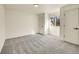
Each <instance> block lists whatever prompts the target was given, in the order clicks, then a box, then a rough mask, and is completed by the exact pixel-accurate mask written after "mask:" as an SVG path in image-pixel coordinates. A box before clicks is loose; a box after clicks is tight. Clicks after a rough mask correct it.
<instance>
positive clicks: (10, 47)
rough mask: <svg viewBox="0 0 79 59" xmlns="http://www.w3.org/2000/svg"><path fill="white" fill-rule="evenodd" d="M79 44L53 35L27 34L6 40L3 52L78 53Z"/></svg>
mask: <svg viewBox="0 0 79 59" xmlns="http://www.w3.org/2000/svg"><path fill="white" fill-rule="evenodd" d="M78 53H79V46H78V45H74V44H70V43H67V42H64V41H62V40H59V38H57V37H55V36H52V35H27V36H23V37H17V38H13V39H8V40H6V41H5V44H4V46H3V49H2V51H1V54H78Z"/></svg>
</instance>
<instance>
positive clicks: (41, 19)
mask: <svg viewBox="0 0 79 59" xmlns="http://www.w3.org/2000/svg"><path fill="white" fill-rule="evenodd" d="M39 23H40V24H39V25H40V33H41V34H44V27H45V26H44V24H45V15H44V14H40V15H39Z"/></svg>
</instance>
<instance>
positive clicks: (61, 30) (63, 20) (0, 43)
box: [0, 4, 79, 54]
mask: <svg viewBox="0 0 79 59" xmlns="http://www.w3.org/2000/svg"><path fill="white" fill-rule="evenodd" d="M0 54H79V4H0Z"/></svg>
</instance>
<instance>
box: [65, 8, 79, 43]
mask: <svg viewBox="0 0 79 59" xmlns="http://www.w3.org/2000/svg"><path fill="white" fill-rule="evenodd" d="M78 10H79V9H71V10H67V11H65V13H64V17H65V25H64V28H65V33H64V38H65V40H66V41H68V42H71V43H75V44H79V18H78V17H79V15H78V14H79V12H78Z"/></svg>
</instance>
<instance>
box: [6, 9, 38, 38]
mask: <svg viewBox="0 0 79 59" xmlns="http://www.w3.org/2000/svg"><path fill="white" fill-rule="evenodd" d="M35 33H39V20H38V15H37V14H32V13H27V12H25V11H19V10H17V9H9V8H8V9H7V8H6V38H7V39H8V38H13V37H19V36H24V35H28V34H35Z"/></svg>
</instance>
